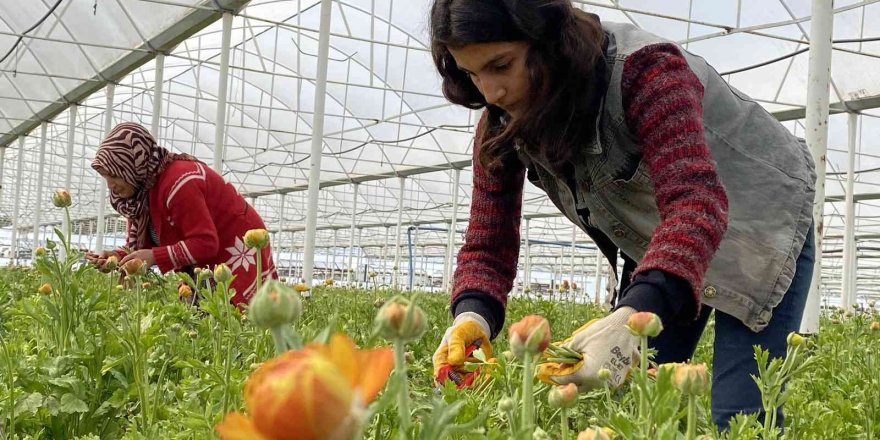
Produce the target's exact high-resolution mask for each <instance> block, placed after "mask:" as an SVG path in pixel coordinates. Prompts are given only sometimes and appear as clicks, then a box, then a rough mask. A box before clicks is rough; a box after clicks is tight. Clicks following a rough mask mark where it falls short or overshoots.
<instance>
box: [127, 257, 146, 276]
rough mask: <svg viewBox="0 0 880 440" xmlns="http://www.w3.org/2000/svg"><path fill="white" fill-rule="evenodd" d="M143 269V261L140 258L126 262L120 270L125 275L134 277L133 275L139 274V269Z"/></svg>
mask: <svg viewBox="0 0 880 440" xmlns="http://www.w3.org/2000/svg"><path fill="white" fill-rule="evenodd" d="M143 268H144V260H141V259H140V258H132V259H131V260H128V261H126V262H125V264H123V265H122V270H124V271H125V273H127V274H129V275H134V274H137V273H140V271H141V269H143Z"/></svg>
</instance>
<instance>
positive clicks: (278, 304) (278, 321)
mask: <svg viewBox="0 0 880 440" xmlns="http://www.w3.org/2000/svg"><path fill="white" fill-rule="evenodd" d="M247 313H248V319H249V320H250V321H251V322H253V323H254V325H256V326H257V327H260V328H264V329H272V328H275V327H278V326H282V325H289V324H292V323H293V322H294V321H296V320H297V318H299V317H300V315H301V314H302V301H301V300H300V298H299V295H297V293H296V292H295V291H294V290H293V289H291V288H290V287H289V286H286V285H285V284H284V283H281V282H279V281H276V280H269V281H266V282H265V283H264V284H263V286H262V287H260V291H259V292H257V294H256V295H254V298H253V299H252V300H251V303H250V307H249V308H248V312H247Z"/></svg>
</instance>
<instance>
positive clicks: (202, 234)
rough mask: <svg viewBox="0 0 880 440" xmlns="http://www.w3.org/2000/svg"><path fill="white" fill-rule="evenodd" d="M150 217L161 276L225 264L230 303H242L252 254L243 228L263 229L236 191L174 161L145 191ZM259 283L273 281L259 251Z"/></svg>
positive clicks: (202, 169) (250, 281) (203, 168)
mask: <svg viewBox="0 0 880 440" xmlns="http://www.w3.org/2000/svg"><path fill="white" fill-rule="evenodd" d="M150 218H151V220H152V223H153V228H154V230H155V231H156V235H158V236H159V246H155V247H152V249H153V255H154V256H155V258H156V264H157V265H158V266H159V270H161V271H162V272H168V271H170V270H180V269H184V268H186V267H189V266H197V267H205V266H208V267H212V268H213V266H214V265H216V264H220V263H226V265H228V266H229V269H231V270H232V274H233V275H234V276H235V279H234V280H233V282H232V285H231V287H232V288H234V289H235V292H236V293H235V296H233V298H232V302H233V303H235V304H239V303H247V302H248V301H250V299H251V297H252V296H253V295H254V293H255V292H254V290H255V286H256V279H257V278H256V274H257V269H256V262H255V257H256V251H255V250H254V249H247V248H246V247H245V245H244V242H243V237H244V234H245V232H247V231H248V230H249V229H265V228H266V225H265V224H264V223H263V220H262V219H261V218H260V215H259V214H257V212H256V211H255V210H254V208H253V207H251V206H250V205H249V204H248V203H247V202H246V201H245V200H244V197H242V196H241V195H240V194H239V193H238V191H236V190H235V188H234V187H233V186H232V185H231V184H228V183H226V181H224V180H223V177H221V176H220V175H219V174H217V173H216V172H215V171H214V170H213V169H211V168H210V167H208V166H207V165H205V164H203V163H201V162H191V161H182V160H178V161H174V162H172V163H171V164H170V165H169V166H168V167H167V168H166V169H165V171H163V172H162V174H160V175H159V178H158V180H157V181H156V184H155V185H154V186H153V188H152V189H150ZM262 265H263V268H262V270H263V278H264V279H266V278H269V277H273V278H274V277H276V274H275V264H274V263H273V261H272V250H271V248H270V247H269V246H267V247H265V248H263V251H262Z"/></svg>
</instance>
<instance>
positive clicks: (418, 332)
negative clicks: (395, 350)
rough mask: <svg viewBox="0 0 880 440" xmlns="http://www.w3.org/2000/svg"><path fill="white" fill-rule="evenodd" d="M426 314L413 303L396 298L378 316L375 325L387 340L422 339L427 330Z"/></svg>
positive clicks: (381, 309) (386, 304)
mask: <svg viewBox="0 0 880 440" xmlns="http://www.w3.org/2000/svg"><path fill="white" fill-rule="evenodd" d="M427 324H428V318H427V316H426V315H425V312H424V311H423V310H422V309H421V308H420V307H419V306H417V305H415V304H413V303H412V302H411V301H409V300H407V299H404V298H402V297H394V298H392V299H391V301H388V302H387V303H385V305H383V306H382V308H380V309H379V312H378V313H377V314H376V319H375V321H374V325H375V327H376V329H377V330H378V331H379V333H380V334H382V336H383V337H384V338H385V339H389V340H395V339H402V340H413V339H418V338H419V337H421V336H422V335H423V334H424V333H425V330H426V329H427Z"/></svg>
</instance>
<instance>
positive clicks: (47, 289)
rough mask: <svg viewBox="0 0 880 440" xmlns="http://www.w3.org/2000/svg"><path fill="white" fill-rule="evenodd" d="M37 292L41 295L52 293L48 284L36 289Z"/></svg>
mask: <svg viewBox="0 0 880 440" xmlns="http://www.w3.org/2000/svg"><path fill="white" fill-rule="evenodd" d="M37 292H39V293H42V294H43V295H48V294H50V293H52V285H51V284H49V283H43V284H42V285H41V286H40V287H39V288H38V289H37Z"/></svg>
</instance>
